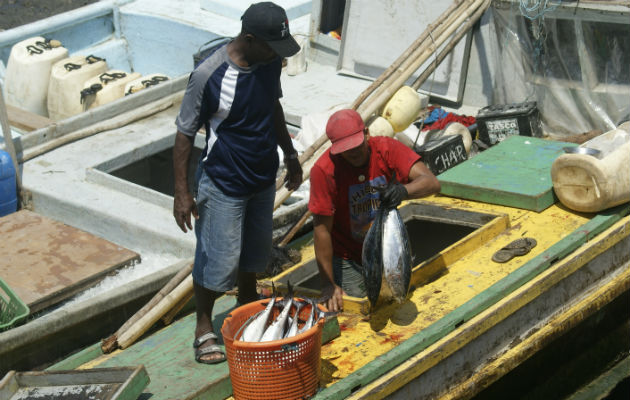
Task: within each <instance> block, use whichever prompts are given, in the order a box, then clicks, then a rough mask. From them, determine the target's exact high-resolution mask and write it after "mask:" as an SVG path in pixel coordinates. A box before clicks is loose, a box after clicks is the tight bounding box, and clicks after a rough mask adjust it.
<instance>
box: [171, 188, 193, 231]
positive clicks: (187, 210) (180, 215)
mask: <svg viewBox="0 0 630 400" xmlns="http://www.w3.org/2000/svg"><path fill="white" fill-rule="evenodd" d="M191 214H192V216H193V217H195V219H199V214H198V213H197V204H195V200H194V199H193V197H192V195H191V194H190V192H184V193H182V194H175V199H174V201H173V216H174V217H175V222H177V226H179V229H181V230H182V231H184V232H188V231H187V230H186V228H188V229H189V230H192V229H193V225H192V220H191V218H190V215H191Z"/></svg>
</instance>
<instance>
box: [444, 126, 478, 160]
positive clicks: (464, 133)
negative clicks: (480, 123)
mask: <svg viewBox="0 0 630 400" xmlns="http://www.w3.org/2000/svg"><path fill="white" fill-rule="evenodd" d="M444 135H459V136H461V137H462V141H463V143H464V148H465V149H466V154H468V155H469V154H470V146H472V136H471V134H470V131H469V130H468V128H467V127H466V126H465V125H464V124H460V123H459V122H451V123H450V124H448V125H447V126H446V129H444Z"/></svg>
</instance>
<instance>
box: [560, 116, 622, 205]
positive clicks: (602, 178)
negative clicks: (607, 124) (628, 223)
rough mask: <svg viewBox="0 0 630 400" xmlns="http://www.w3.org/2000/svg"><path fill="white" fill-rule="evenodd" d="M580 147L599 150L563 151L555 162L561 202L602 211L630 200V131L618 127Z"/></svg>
mask: <svg viewBox="0 0 630 400" xmlns="http://www.w3.org/2000/svg"><path fill="white" fill-rule="evenodd" d="M580 147H584V148H589V149H595V150H599V153H597V156H594V155H590V154H578V153H568V154H563V155H561V156H560V157H558V158H557V159H556V160H555V161H554V162H553V164H552V165H551V181H552V182H553V190H554V192H555V193H556V196H558V199H559V200H560V202H561V203H562V204H564V205H565V206H566V207H568V208H570V209H572V210H575V211H580V212H599V211H602V210H605V209H607V208H610V207H614V206H616V205H619V204H623V203H626V202H628V201H630V168H628V165H630V134H629V133H628V132H627V131H625V130H623V129H614V130H612V131H609V132H606V133H604V134H602V135H600V136H597V137H595V138H593V139H591V140H589V141H587V142H585V143H583V144H582V145H580Z"/></svg>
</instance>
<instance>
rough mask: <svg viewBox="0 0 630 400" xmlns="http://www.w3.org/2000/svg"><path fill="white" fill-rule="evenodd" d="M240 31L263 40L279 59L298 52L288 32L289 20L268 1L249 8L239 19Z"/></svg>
mask: <svg viewBox="0 0 630 400" xmlns="http://www.w3.org/2000/svg"><path fill="white" fill-rule="evenodd" d="M241 21H243V24H242V30H243V32H245V33H251V34H252V35H254V36H256V37H257V38H259V39H262V40H264V41H265V42H266V43H267V44H268V45H269V47H271V48H272V49H273V51H275V52H276V54H278V55H279V56H280V57H291V56H292V55H294V54H295V53H297V52H298V51H300V45H299V44H297V42H296V41H295V39H293V36H291V33H290V32H289V19H288V18H287V13H286V12H285V11H284V9H283V8H282V7H280V6H278V5H276V4H274V3H272V2H270V1H266V2H262V3H256V4H252V5H251V6H249V8H248V9H247V10H245V13H244V14H243V16H242V17H241Z"/></svg>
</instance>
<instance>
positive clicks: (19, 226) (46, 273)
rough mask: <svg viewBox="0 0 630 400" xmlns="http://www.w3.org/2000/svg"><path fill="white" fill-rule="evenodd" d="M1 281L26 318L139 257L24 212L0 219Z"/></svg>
mask: <svg viewBox="0 0 630 400" xmlns="http://www.w3.org/2000/svg"><path fill="white" fill-rule="evenodd" d="M0 237H1V238H2V240H0V254H1V255H2V256H1V257H0V276H1V277H2V279H3V280H4V281H5V282H6V283H7V284H8V285H9V287H11V289H13V291H14V292H15V293H16V295H17V296H18V297H19V298H20V299H22V301H24V302H25V303H26V304H27V305H28V306H29V308H30V309H31V313H34V312H37V311H39V310H42V309H44V308H46V307H48V306H50V305H53V304H56V303H58V302H60V301H62V300H65V299H67V298H69V297H70V296H72V295H74V294H76V293H77V292H79V291H80V290H83V289H85V288H86V287H89V286H91V285H93V284H95V283H96V282H98V281H99V280H101V279H102V278H104V277H105V276H106V275H107V274H108V273H110V272H112V271H115V270H116V269H118V268H120V267H123V266H126V265H130V264H132V263H133V262H135V261H139V260H140V256H139V255H138V254H137V253H135V252H133V251H131V250H128V249H125V248H123V247H121V246H118V245H116V244H114V243H112V242H109V241H107V240H104V239H102V238H99V237H96V236H94V235H92V234H90V233H87V232H84V231H81V230H79V229H76V228H74V227H71V226H68V225H65V224H63V223H61V222H58V221H54V220H52V219H50V218H47V217H44V216H41V215H38V214H36V213H34V212H31V211H28V210H20V211H18V212H15V213H12V214H9V215H7V216H4V217H2V218H0Z"/></svg>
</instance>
